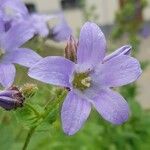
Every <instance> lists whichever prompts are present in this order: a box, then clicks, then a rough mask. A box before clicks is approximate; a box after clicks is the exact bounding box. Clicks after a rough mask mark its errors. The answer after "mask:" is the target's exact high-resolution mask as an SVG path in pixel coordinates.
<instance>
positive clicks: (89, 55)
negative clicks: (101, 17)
mask: <svg viewBox="0 0 150 150" xmlns="http://www.w3.org/2000/svg"><path fill="white" fill-rule="evenodd" d="M105 49H106V39H105V36H104V34H103V32H102V31H101V29H100V28H99V27H98V26H97V25H96V24H95V23H90V22H87V23H85V24H84V26H83V27H82V29H81V32H80V38H79V47H78V51H77V60H78V63H79V64H82V63H90V64H92V65H96V64H97V63H98V62H101V61H102V60H103V58H104V56H105Z"/></svg>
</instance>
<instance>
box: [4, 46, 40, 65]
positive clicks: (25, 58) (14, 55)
mask: <svg viewBox="0 0 150 150" xmlns="http://www.w3.org/2000/svg"><path fill="white" fill-rule="evenodd" d="M41 59H42V57H41V56H40V55H38V54H37V53H36V52H34V51H33V50H31V49H27V48H19V49H16V50H15V51H12V52H7V53H6V54H5V56H4V57H3V61H5V62H10V63H17V64H20V65H22V66H25V67H31V66H32V65H34V64H35V63H37V62H38V61H39V60H41Z"/></svg>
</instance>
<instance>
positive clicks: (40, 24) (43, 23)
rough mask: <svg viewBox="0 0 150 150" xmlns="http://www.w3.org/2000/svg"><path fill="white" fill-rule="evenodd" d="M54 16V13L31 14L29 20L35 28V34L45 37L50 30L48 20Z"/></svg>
mask: <svg viewBox="0 0 150 150" xmlns="http://www.w3.org/2000/svg"><path fill="white" fill-rule="evenodd" d="M54 17H55V16H54V15H43V14H32V15H31V16H30V22H31V25H32V27H33V28H34V29H35V34H38V35H40V36H41V37H47V36H48V34H49V31H50V29H49V27H48V21H50V20H51V19H53V18H54Z"/></svg>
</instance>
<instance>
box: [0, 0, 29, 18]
mask: <svg viewBox="0 0 150 150" xmlns="http://www.w3.org/2000/svg"><path fill="white" fill-rule="evenodd" d="M7 7H8V8H11V9H12V10H14V11H15V12H16V14H21V15H22V16H26V15H28V10H27V8H26V6H25V4H24V3H23V2H22V1H20V0H13V1H12V0H1V6H0V8H1V9H3V10H5V9H6V8H7Z"/></svg>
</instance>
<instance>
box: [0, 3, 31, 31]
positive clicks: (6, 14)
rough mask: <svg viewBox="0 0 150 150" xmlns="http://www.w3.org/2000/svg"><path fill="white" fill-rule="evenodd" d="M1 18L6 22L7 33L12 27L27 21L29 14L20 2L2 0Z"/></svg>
mask: <svg viewBox="0 0 150 150" xmlns="http://www.w3.org/2000/svg"><path fill="white" fill-rule="evenodd" d="M0 16H1V17H2V19H3V20H4V21H5V26H6V31H7V30H8V29H9V28H10V27H11V26H12V25H15V24H16V23H18V22H20V21H23V20H26V19H27V17H29V12H28V10H27V7H26V6H25V4H24V3H23V2H22V1H20V0H0Z"/></svg>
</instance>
